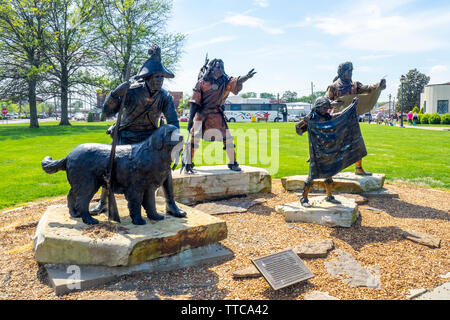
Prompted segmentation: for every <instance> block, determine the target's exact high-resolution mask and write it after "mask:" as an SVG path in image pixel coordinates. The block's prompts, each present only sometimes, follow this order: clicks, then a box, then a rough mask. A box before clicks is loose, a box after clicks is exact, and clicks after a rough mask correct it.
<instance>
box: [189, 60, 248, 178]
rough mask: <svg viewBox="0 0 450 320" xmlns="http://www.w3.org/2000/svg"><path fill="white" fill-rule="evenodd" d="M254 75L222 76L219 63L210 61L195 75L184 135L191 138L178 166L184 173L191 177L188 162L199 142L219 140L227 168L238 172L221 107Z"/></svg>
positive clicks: (231, 141)
mask: <svg viewBox="0 0 450 320" xmlns="http://www.w3.org/2000/svg"><path fill="white" fill-rule="evenodd" d="M255 73H256V72H255V71H254V69H252V70H250V71H249V72H248V73H247V74H246V75H245V76H242V77H237V78H235V77H229V76H228V75H227V74H226V73H225V68H224V63H223V61H222V60H220V59H213V60H212V61H211V62H209V64H208V67H207V69H206V71H205V73H204V74H200V75H199V77H198V78H199V79H198V82H197V85H196V86H195V88H194V94H193V96H192V100H191V101H190V103H191V106H190V116H189V123H188V131H189V132H190V134H191V144H190V145H189V146H188V150H186V152H187V153H186V155H187V157H186V162H184V163H182V168H185V172H186V173H195V171H194V170H193V168H194V163H193V162H192V159H193V158H194V153H195V150H196V149H197V148H198V141H199V139H204V140H206V141H217V140H219V139H221V140H222V141H223V144H224V150H225V151H226V153H227V155H228V158H229V164H228V168H229V169H230V170H233V171H241V168H240V167H239V164H238V163H237V161H236V151H235V145H234V138H233V136H231V134H230V131H229V129H228V125H227V121H226V118H225V115H224V104H225V101H226V99H227V97H228V95H229V94H230V92H232V93H233V94H238V93H239V92H240V91H241V90H242V84H243V83H244V82H245V81H247V80H248V79H250V78H252V77H253V76H254V75H255Z"/></svg>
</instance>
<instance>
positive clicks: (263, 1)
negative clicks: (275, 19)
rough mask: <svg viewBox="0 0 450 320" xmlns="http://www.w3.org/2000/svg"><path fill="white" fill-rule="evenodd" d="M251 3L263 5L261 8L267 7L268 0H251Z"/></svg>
mask: <svg viewBox="0 0 450 320" xmlns="http://www.w3.org/2000/svg"><path fill="white" fill-rule="evenodd" d="M253 4H255V5H257V6H260V7H263V8H267V7H268V6H269V1H268V0H253Z"/></svg>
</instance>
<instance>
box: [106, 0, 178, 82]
mask: <svg viewBox="0 0 450 320" xmlns="http://www.w3.org/2000/svg"><path fill="white" fill-rule="evenodd" d="M99 4H100V8H101V10H100V12H99V16H98V18H97V31H98V34H99V36H100V41H99V47H98V49H99V50H98V51H97V53H98V55H99V57H100V58H101V61H102V64H103V66H104V67H105V68H106V70H107V71H108V73H109V75H110V76H111V77H112V78H111V79H110V83H109V89H112V88H114V87H115V86H117V85H118V84H119V83H121V82H123V81H125V78H126V71H127V66H128V65H130V66H131V74H132V75H133V74H136V73H137V72H138V71H139V68H140V66H141V65H142V64H143V63H144V61H145V60H146V59H147V58H148V54H147V51H148V49H149V48H150V46H151V44H152V43H156V44H158V45H159V47H160V48H161V51H162V54H161V55H162V60H163V63H164V65H165V66H166V67H167V68H169V69H172V70H173V68H174V67H175V65H176V63H177V62H178V60H179V58H180V55H181V48H182V45H183V42H184V39H185V35H183V34H178V33H177V34H172V33H169V32H167V31H166V23H167V20H168V19H169V17H170V13H171V10H172V1H171V0H100V1H99Z"/></svg>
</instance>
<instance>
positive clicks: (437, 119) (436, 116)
mask: <svg viewBox="0 0 450 320" xmlns="http://www.w3.org/2000/svg"><path fill="white" fill-rule="evenodd" d="M440 123H441V116H440V115H439V113H433V114H432V115H431V117H430V124H440Z"/></svg>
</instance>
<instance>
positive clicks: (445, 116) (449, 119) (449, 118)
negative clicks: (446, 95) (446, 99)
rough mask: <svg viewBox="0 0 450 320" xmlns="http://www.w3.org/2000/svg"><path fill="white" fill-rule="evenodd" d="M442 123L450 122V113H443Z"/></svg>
mask: <svg viewBox="0 0 450 320" xmlns="http://www.w3.org/2000/svg"><path fill="white" fill-rule="evenodd" d="M441 123H442V124H450V113H446V114H443V115H442V117H441Z"/></svg>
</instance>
